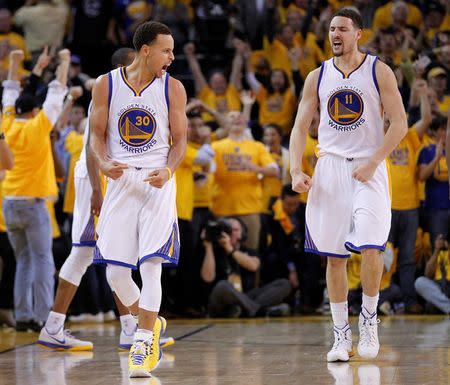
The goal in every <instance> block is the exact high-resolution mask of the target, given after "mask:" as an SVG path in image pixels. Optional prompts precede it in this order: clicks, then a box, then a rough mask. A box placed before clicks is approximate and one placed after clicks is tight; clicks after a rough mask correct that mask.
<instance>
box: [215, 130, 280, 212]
mask: <svg viewBox="0 0 450 385" xmlns="http://www.w3.org/2000/svg"><path fill="white" fill-rule="evenodd" d="M212 148H213V150H214V152H215V162H216V166H217V170H216V173H215V175H214V184H215V188H214V191H215V195H214V197H213V206H212V211H213V213H214V214H215V215H218V216H225V215H247V214H257V213H260V212H261V210H262V186H261V181H260V180H259V179H258V176H257V175H256V174H255V173H254V172H253V171H248V166H247V165H248V163H249V162H251V163H253V164H255V165H258V166H261V167H265V166H268V165H269V164H272V163H274V160H273V158H272V157H271V156H270V154H269V151H267V149H266V148H265V147H264V145H263V144H262V143H260V142H257V141H254V140H243V141H240V142H238V141H235V140H232V139H229V138H226V139H222V140H218V141H217V142H214V143H212Z"/></svg>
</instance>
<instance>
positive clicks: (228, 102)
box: [198, 84, 241, 121]
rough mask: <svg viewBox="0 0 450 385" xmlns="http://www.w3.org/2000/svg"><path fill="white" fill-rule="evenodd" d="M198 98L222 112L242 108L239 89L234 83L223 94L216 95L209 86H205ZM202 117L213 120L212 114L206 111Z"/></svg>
mask: <svg viewBox="0 0 450 385" xmlns="http://www.w3.org/2000/svg"><path fill="white" fill-rule="evenodd" d="M198 98H199V99H200V100H201V101H202V102H203V103H205V104H206V105H207V106H209V107H211V108H213V109H215V110H216V111H218V112H220V113H227V112H230V111H240V110H241V98H240V96H239V91H238V90H237V89H236V87H235V86H234V85H233V84H229V85H228V87H227V90H226V91H225V93H224V94H223V95H216V94H215V93H214V91H213V90H212V89H211V88H209V86H205V87H203V89H202V90H201V91H200V93H199V95H198ZM202 117H203V119H204V120H205V121H211V120H213V117H212V116H211V115H210V114H207V113H204V114H202Z"/></svg>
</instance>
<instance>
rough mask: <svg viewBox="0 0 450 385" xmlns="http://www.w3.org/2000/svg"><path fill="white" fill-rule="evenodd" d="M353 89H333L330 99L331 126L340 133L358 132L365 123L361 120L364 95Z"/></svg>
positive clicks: (328, 104) (328, 105)
mask: <svg viewBox="0 0 450 385" xmlns="http://www.w3.org/2000/svg"><path fill="white" fill-rule="evenodd" d="M352 88H353V87H352ZM352 88H344V87H339V89H333V90H332V91H331V92H330V94H331V96H329V97H328V103H327V107H328V115H329V116H330V118H331V120H330V121H329V124H330V126H331V127H333V128H335V129H336V130H338V131H353V130H356V129H357V128H358V127H359V126H360V125H361V124H362V123H364V121H365V120H364V119H361V116H362V114H363V111H364V102H363V99H362V97H361V96H362V93H361V95H360V94H359V93H358V91H359V90H358V89H356V88H355V89H352Z"/></svg>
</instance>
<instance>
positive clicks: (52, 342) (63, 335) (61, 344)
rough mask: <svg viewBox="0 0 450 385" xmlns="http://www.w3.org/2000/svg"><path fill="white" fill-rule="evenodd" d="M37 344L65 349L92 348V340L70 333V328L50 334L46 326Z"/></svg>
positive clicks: (43, 346)
mask: <svg viewBox="0 0 450 385" xmlns="http://www.w3.org/2000/svg"><path fill="white" fill-rule="evenodd" d="M37 345H38V346H39V347H42V348H46V349H52V350H63V351H85V350H92V348H93V344H92V342H90V341H83V340H79V339H77V338H75V337H74V336H73V335H72V334H70V330H63V328H62V327H61V329H60V330H59V332H58V333H56V334H50V333H49V332H48V331H47V328H46V327H45V326H44V327H43V328H42V330H41V333H40V334H39V340H38V342H37Z"/></svg>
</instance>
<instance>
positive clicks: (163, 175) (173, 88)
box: [144, 78, 187, 188]
mask: <svg viewBox="0 0 450 385" xmlns="http://www.w3.org/2000/svg"><path fill="white" fill-rule="evenodd" d="M169 100H170V107H169V125H170V134H171V137H172V146H171V147H170V150H169V156H168V160H167V167H166V168H163V169H160V170H155V171H153V172H151V173H150V174H149V176H148V177H147V178H145V179H144V181H145V182H149V183H150V184H151V185H152V186H153V187H157V188H161V187H162V186H163V185H164V183H166V182H167V181H168V180H169V179H170V178H171V176H172V175H173V173H174V172H175V170H176V169H177V167H178V166H179V165H180V164H181V162H182V160H183V158H184V154H185V152H186V145H187V117H186V101H187V97H186V91H185V89H184V86H183V85H182V84H181V82H180V81H179V80H176V79H173V78H170V79H169Z"/></svg>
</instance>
